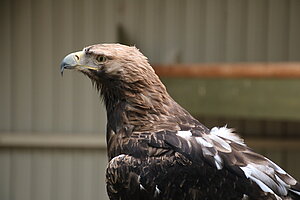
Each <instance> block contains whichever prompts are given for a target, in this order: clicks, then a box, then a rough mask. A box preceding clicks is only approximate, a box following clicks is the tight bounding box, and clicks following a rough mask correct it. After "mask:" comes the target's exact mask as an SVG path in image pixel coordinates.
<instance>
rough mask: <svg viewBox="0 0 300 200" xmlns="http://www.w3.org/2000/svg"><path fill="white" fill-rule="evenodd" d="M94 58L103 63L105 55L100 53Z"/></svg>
mask: <svg viewBox="0 0 300 200" xmlns="http://www.w3.org/2000/svg"><path fill="white" fill-rule="evenodd" d="M96 60H97V61H98V62H99V63H103V62H105V61H106V57H105V56H103V55H100V56H97V58H96Z"/></svg>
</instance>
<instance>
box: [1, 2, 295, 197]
mask: <svg viewBox="0 0 300 200" xmlns="http://www.w3.org/2000/svg"><path fill="white" fill-rule="evenodd" d="M0 27H1V32H0V34H1V37H0V44H1V45H0V46H1V47H0V55H1V63H0V95H1V98H0V199H1V200H17V199H20V200H21V199H22V200H52V199H53V200H54V199H55V200H71V199H72V200H76V199H78V200H79V199H86V200H88V199H91V200H92V199H93V200H96V199H98V200H99V199H101V200H102V199H107V195H106V191H105V178H104V177H105V168H106V164H107V158H106V150H105V149H106V146H105V124H106V113H105V110H104V107H103V105H102V104H101V100H100V98H99V95H98V94H97V92H96V91H95V89H94V88H93V87H92V86H91V83H90V81H89V80H88V79H87V78H86V77H84V76H82V75H81V74H79V73H74V72H69V71H66V73H65V75H64V77H63V78H62V77H61V76H60V70H59V67H60V61H61V60H62V58H63V57H64V56H65V55H66V54H68V53H70V52H73V51H77V50H80V49H82V48H83V47H85V46H88V45H90V44H95V43H105V42H119V43H123V44H128V45H136V46H137V47H138V48H139V49H140V50H141V51H142V52H143V53H144V54H145V55H146V56H147V57H148V58H149V60H150V62H151V63H152V64H153V65H156V64H178V63H181V64H182V63H219V64H222V63H223V64H224V63H228V64H230V63H244V62H247V63H250V64H251V63H257V62H261V63H265V62H268V63H271V64H272V63H280V64H282V65H283V66H284V65H286V64H288V63H290V62H293V63H297V62H299V61H300V37H299V36H300V1H299V0H125V1H122V0H85V1H83V0H82V1H81V0H60V1H58V0H1V4H0ZM162 79H163V82H165V84H166V85H167V87H168V88H169V92H170V93H171V95H172V96H173V97H174V99H175V100H177V101H178V102H179V103H180V104H181V105H183V107H185V108H187V109H188V110H189V111H190V112H191V113H192V114H193V115H194V116H195V117H197V118H198V119H199V120H201V122H202V123H203V124H205V125H207V126H208V127H209V128H211V127H212V126H223V125H225V124H227V125H228V127H234V128H235V129H236V131H237V132H238V133H240V134H241V135H242V136H243V137H245V138H246V142H247V143H248V144H249V146H251V147H252V148H253V149H255V150H256V151H258V152H260V153H262V154H264V155H266V156H268V157H269V158H271V159H272V160H274V161H275V162H277V163H278V164H280V165H281V166H282V167H283V168H284V169H286V170H287V171H288V172H289V173H290V174H292V175H293V176H295V177H296V178H297V179H298V180H299V179H300V171H299V168H300V157H299V153H300V101H299V100H300V93H299V91H300V79H297V78H294V79H280V78H268V79H264V78H259V79H251V78H235V79H228V78H220V77H219V78H207V79H199V78H192V79H191V78H186V77H181V78H170V77H162Z"/></svg>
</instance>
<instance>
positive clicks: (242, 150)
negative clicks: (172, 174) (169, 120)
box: [164, 127, 300, 199]
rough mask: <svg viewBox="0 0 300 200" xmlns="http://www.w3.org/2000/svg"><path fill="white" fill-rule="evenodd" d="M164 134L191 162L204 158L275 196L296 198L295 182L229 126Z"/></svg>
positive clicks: (219, 169)
mask: <svg viewBox="0 0 300 200" xmlns="http://www.w3.org/2000/svg"><path fill="white" fill-rule="evenodd" d="M164 137H165V138H164V141H165V142H166V143H167V144H168V145H170V146H171V147H172V148H174V149H175V151H177V152H179V153H181V154H182V155H184V156H185V157H186V158H188V159H189V160H191V161H192V162H195V163H199V165H203V162H204V163H205V164H208V165H210V166H211V167H213V168H215V169H217V170H218V171H220V173H221V172H222V171H228V172H229V173H230V174H232V175H234V176H236V177H237V178H240V179H244V183H246V184H249V186H250V185H256V186H258V187H259V188H260V189H261V191H263V192H264V193H265V194H266V195H271V196H274V197H275V198H276V199H281V197H285V196H288V195H292V196H293V195H294V196H298V197H297V198H298V199H299V198H300V192H299V191H300V190H299V189H300V188H299V183H297V181H296V180H295V179H294V178H293V177H291V176H290V175H289V174H287V173H286V172H285V171H284V170H283V169H281V168H280V167H279V166H278V165H276V164H275V163H273V162H272V161H271V160H269V159H267V158H265V157H263V156H262V155H260V154H257V153H255V152H253V151H252V150H251V149H250V148H249V147H247V146H246V144H245V143H244V141H243V140H242V139H241V138H240V137H238V136H237V135H236V134H234V133H233V132H232V129H228V128H226V127H222V128H213V129H212V130H211V131H210V132H208V133H203V132H199V131H198V130H197V129H191V130H188V131H178V132H175V133H168V134H165V135H164ZM247 180H248V181H249V182H247ZM247 195H250V196H251V194H250V193H249V194H247Z"/></svg>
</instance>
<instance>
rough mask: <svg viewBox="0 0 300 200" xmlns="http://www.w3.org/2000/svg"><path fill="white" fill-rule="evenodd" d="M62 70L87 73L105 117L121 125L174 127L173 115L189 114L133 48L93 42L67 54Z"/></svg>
mask: <svg viewBox="0 0 300 200" xmlns="http://www.w3.org/2000/svg"><path fill="white" fill-rule="evenodd" d="M65 69H73V70H77V71H79V72H82V73H83V74H85V75H87V76H88V77H89V78H90V79H91V80H92V82H93V83H94V85H95V86H96V88H97V89H98V90H99V91H100V95H101V96H102V98H103V100H104V103H105V105H106V110H107V114H108V119H110V118H113V119H118V120H119V121H121V124H124V123H127V124H131V125H132V124H133V125H135V126H136V127H140V128H142V127H143V128H144V129H145V130H146V129H149V127H151V128H155V127H156V128H157V127H158V126H160V127H163V126H164V125H165V124H166V121H168V122H169V124H171V127H172V129H173V128H174V129H176V130H177V129H179V128H178V126H177V119H174V117H172V116H173V114H175V113H177V114H178V113H181V114H182V116H186V115H189V114H188V113H187V112H186V111H185V110H184V109H183V108H181V107H180V106H179V105H178V104H177V103H176V102H175V101H174V100H173V99H172V98H171V97H170V96H169V94H168V93H167V91H166V88H165V86H164V85H163V84H162V82H161V81H160V79H159V78H158V76H157V75H156V74H155V72H154V70H153V68H152V67H151V66H150V64H149V63H148V59H147V58H146V57H145V56H144V55H143V54H142V53H141V52H140V51H139V50H138V49H137V48H136V47H130V46H126V45H121V44H96V45H92V46H89V47H86V48H84V49H83V50H82V51H78V52H75V53H71V54H69V55H67V56H66V57H65V58H64V59H63V61H62V63H61V73H63V71H64V70H65ZM137 116H139V118H138V119H137ZM111 121H113V120H111ZM145 124H147V125H145ZM136 129H138V128H136Z"/></svg>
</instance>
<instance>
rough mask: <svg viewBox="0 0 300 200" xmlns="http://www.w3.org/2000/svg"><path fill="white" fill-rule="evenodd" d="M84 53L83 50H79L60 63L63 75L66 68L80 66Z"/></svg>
mask: <svg viewBox="0 0 300 200" xmlns="http://www.w3.org/2000/svg"><path fill="white" fill-rule="evenodd" d="M83 54H84V53H83V52H82V51H78V52H74V53H70V54H69V55H67V56H66V57H65V58H64V59H63V60H62V62H61V64H60V73H61V75H63V74H64V70H65V69H76V67H77V66H80V65H81V64H80V60H81V59H82V57H83Z"/></svg>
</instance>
